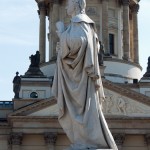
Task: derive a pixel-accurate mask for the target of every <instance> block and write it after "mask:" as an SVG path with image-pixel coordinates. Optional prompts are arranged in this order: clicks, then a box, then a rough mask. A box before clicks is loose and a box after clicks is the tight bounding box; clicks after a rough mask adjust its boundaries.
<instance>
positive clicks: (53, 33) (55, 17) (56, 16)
mask: <svg viewBox="0 0 150 150" xmlns="http://www.w3.org/2000/svg"><path fill="white" fill-rule="evenodd" d="M59 9H60V7H59V3H58V0H55V1H54V2H53V8H52V14H51V23H50V25H51V43H50V47H51V49H50V52H49V54H50V55H51V56H50V59H51V58H52V57H54V56H56V44H57V42H58V41H59V38H58V36H57V34H56V22H58V21H59Z"/></svg>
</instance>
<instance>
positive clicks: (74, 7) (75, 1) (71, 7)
mask: <svg viewBox="0 0 150 150" xmlns="http://www.w3.org/2000/svg"><path fill="white" fill-rule="evenodd" d="M85 8H86V0H68V4H67V8H66V9H67V13H68V15H70V16H75V15H77V14H80V13H85Z"/></svg>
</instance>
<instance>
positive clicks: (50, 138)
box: [44, 132, 57, 150]
mask: <svg viewBox="0 0 150 150" xmlns="http://www.w3.org/2000/svg"><path fill="white" fill-rule="evenodd" d="M44 139H45V143H46V146H47V150H55V143H56V140H57V133H53V132H46V133H45V134H44Z"/></svg>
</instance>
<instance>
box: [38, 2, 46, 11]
mask: <svg viewBox="0 0 150 150" xmlns="http://www.w3.org/2000/svg"><path fill="white" fill-rule="evenodd" d="M38 7H39V10H46V4H45V2H44V1H41V2H38Z"/></svg>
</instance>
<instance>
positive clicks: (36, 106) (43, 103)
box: [8, 97, 56, 117]
mask: <svg viewBox="0 0 150 150" xmlns="http://www.w3.org/2000/svg"><path fill="white" fill-rule="evenodd" d="M53 104H56V99H55V98H54V97H51V98H49V99H41V100H38V102H35V103H32V104H30V105H28V106H24V107H23V108H20V109H19V110H16V111H15V112H13V113H10V114H9V116H8V117H11V116H16V115H18V116H23V115H28V114H31V113H33V112H36V111H38V110H40V109H42V108H45V107H48V106H50V105H53Z"/></svg>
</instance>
